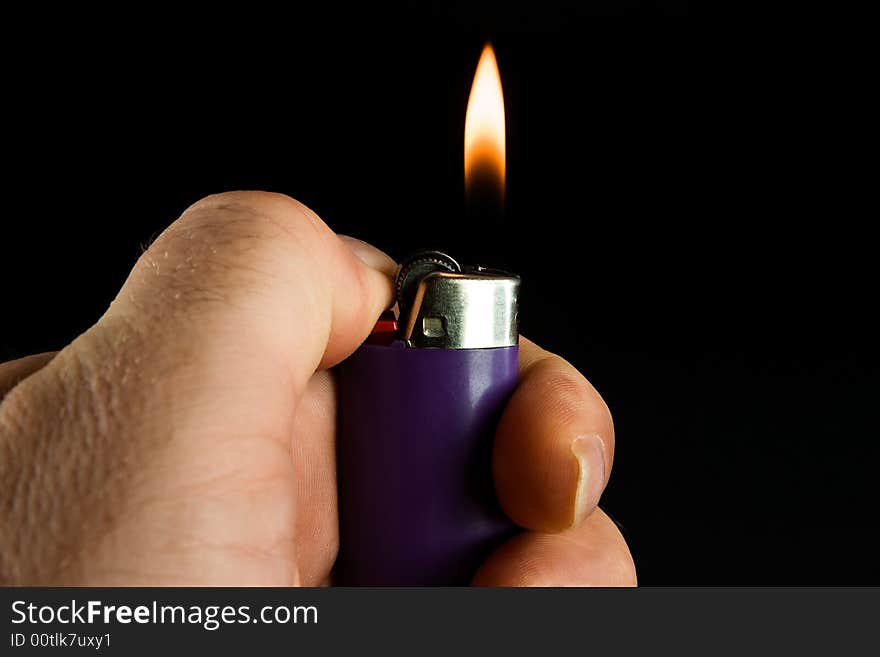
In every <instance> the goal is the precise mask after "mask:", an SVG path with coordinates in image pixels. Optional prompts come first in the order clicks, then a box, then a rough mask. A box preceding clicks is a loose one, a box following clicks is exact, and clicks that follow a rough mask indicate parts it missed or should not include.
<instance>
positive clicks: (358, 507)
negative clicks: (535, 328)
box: [336, 251, 519, 586]
mask: <svg viewBox="0 0 880 657" xmlns="http://www.w3.org/2000/svg"><path fill="white" fill-rule="evenodd" d="M396 285H397V303H398V323H399V327H400V328H399V330H398V329H397V326H398V323H394V322H393V321H392V320H389V321H386V322H384V323H383V322H380V324H379V325H377V330H380V331H382V333H378V334H374V338H378V339H374V340H368V343H367V344H364V345H363V346H361V347H360V349H358V351H356V352H355V353H354V354H353V355H352V356H351V357H350V358H348V359H347V360H346V361H344V362H343V363H342V364H341V366H340V368H339V395H340V396H339V403H340V407H339V423H340V424H339V443H338V450H339V452H338V460H339V525H340V549H339V558H338V560H337V573H336V581H337V583H338V584H341V585H343V586H345V585H349V586H431V585H434V586H454V585H466V584H468V583H469V581H470V579H471V577H472V576H473V574H474V572H475V571H476V569H477V567H478V566H479V564H480V562H481V561H482V560H483V559H485V558H486V556H488V554H489V553H490V552H491V551H492V550H493V549H494V548H495V547H496V546H497V545H498V544H499V543H500V542H502V541H503V540H504V539H505V538H507V537H508V536H510V535H512V534H513V533H515V531H516V528H515V527H514V526H513V524H512V523H511V522H510V521H509V520H508V519H507V518H506V517H505V516H504V514H503V512H502V511H501V508H500V506H499V505H498V502H497V500H496V498H495V493H494V487H493V484H492V473H491V466H490V460H491V448H492V439H493V434H494V431H495V426H496V424H497V421H498V418H499V416H500V413H501V410H502V407H503V405H504V403H505V402H506V401H507V399H508V397H509V396H510V394H511V393H512V392H513V389H514V387H515V386H516V382H517V376H518V347H517V342H518V331H517V321H518V314H517V297H518V293H519V278H518V277H517V276H514V275H512V274H508V273H506V272H502V271H497V270H490V269H486V268H483V267H462V266H460V265H459V264H458V263H457V262H456V261H455V260H454V259H453V258H451V257H449V256H448V255H446V254H444V253H440V252H438V251H423V252H419V253H417V254H414V255H412V256H410V257H409V258H407V259H406V260H405V261H404V262H403V263H402V264H401V266H400V268H399V269H398V273H397V279H396ZM382 335H384V336H385V337H387V339H385V340H382V339H381V336H382ZM370 342H372V344H370ZM379 342H384V344H381V343H379Z"/></svg>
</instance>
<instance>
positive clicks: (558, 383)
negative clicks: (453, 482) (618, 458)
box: [493, 337, 614, 532]
mask: <svg viewBox="0 0 880 657" xmlns="http://www.w3.org/2000/svg"><path fill="white" fill-rule="evenodd" d="M613 459H614V424H613V422H612V420H611V413H610V411H609V410H608V406H607V405H606V404H605V402H604V400H603V399H602V397H601V396H600V395H599V393H598V392H597V391H596V389H595V388H594V387H593V386H592V385H591V384H590V382H589V381H587V379H586V378H585V377H584V376H583V375H582V374H581V373H580V372H579V371H578V370H577V369H576V368H575V367H574V366H573V365H571V364H570V363H568V362H567V361H566V360H564V359H563V358H561V357H559V356H557V355H555V354H552V353H550V352H548V351H546V350H544V349H542V348H541V347H539V346H538V345H536V344H535V343H533V342H531V341H530V340H528V339H527V338H525V337H521V338H520V382H519V385H518V386H517V388H516V390H515V391H514V393H513V396H512V397H511V399H510V401H509V402H508V404H507V407H506V408H505V409H504V412H503V414H502V417H501V422H500V423H499V426H498V431H497V432H496V435H495V445H494V448H493V474H494V480H495V490H496V493H497V495H498V499H499V501H500V503H501V506H502V508H503V509H504V511H505V512H506V513H507V515H508V516H509V517H510V518H511V519H512V520H513V521H514V522H515V523H517V524H518V525H520V526H522V527H525V528H527V529H532V530H537V531H543V532H558V531H562V530H565V529H569V528H571V527H575V526H577V525H579V524H580V523H581V522H583V520H584V519H585V518H586V517H587V516H589V515H590V513H592V511H593V510H594V509H595V508H596V506H597V505H598V503H599V498H600V497H601V495H602V491H603V490H604V488H605V485H606V483H607V482H608V476H609V474H610V472H611V465H612V462H613Z"/></svg>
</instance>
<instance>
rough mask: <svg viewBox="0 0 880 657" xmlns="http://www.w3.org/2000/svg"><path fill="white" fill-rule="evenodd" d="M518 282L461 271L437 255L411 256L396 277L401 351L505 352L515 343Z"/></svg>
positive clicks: (493, 273)
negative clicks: (407, 348) (405, 348)
mask: <svg viewBox="0 0 880 657" xmlns="http://www.w3.org/2000/svg"><path fill="white" fill-rule="evenodd" d="M519 284H520V279H519V277H518V276H515V275H513V274H510V273H507V272H504V271H499V270H494V269H486V268H484V267H480V266H476V267H462V266H460V265H459V264H458V263H457V262H456V261H455V260H454V259H452V258H451V257H450V256H448V255H446V254H444V253H441V252H439V251H422V252H419V253H416V254H413V255H412V256H410V257H409V258H407V259H406V260H404V262H403V263H402V264H401V266H400V269H399V270H398V274H397V289H398V304H399V310H400V322H401V325H402V328H403V339H404V340H405V342H406V344H407V346H410V347H417V348H438V349H492V348H497V347H511V346H514V345H516V344H517V340H518V321H519V314H518V298H519Z"/></svg>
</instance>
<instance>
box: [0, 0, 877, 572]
mask: <svg viewBox="0 0 880 657" xmlns="http://www.w3.org/2000/svg"><path fill="white" fill-rule="evenodd" d="M686 12H687V3H686V2H672V1H670V2H664V1H662V0H658V1H657V2H613V1H610V0H609V1H605V2H598V3H564V2H542V3H535V4H534V6H531V5H530V4H528V3H515V2H514V3H497V4H496V5H494V6H490V5H484V6H480V7H476V6H470V3H451V4H449V3H447V5H445V7H444V8H437V7H433V8H432V7H431V6H430V5H429V4H428V3H419V4H413V5H412V6H409V7H407V6H391V5H386V4H383V5H381V6H377V7H370V8H366V9H364V8H362V9H360V10H359V11H358V12H356V13H353V12H351V11H350V10H348V9H347V8H345V7H329V8H325V9H322V10H315V9H311V10H309V11H304V10H301V9H297V8H296V7H289V8H287V9H286V11H285V13H284V14H283V15H282V14H278V15H275V14H272V13H269V12H261V11H259V10H257V9H254V11H253V12H248V13H247V15H244V14H239V13H236V12H233V11H232V10H229V12H228V13H227V14H225V15H217V14H216V10H215V11H214V13H210V14H207V13H206V14H205V15H203V16H200V17H199V18H198V19H197V20H193V19H192V18H188V19H183V18H182V17H179V16H173V15H171V16H157V15H146V14H145V15H143V16H140V17H138V18H126V19H122V18H121V17H117V19H116V20H115V22H114V24H113V25H112V26H111V28H110V29H97V28H96V25H98V23H96V22H95V20H96V17H91V16H84V15H77V16H75V17H70V18H71V19H72V18H76V19H77V20H78V22H77V23H76V27H75V28H74V27H73V24H71V25H69V26H68V25H65V24H64V22H63V21H60V22H58V23H57V24H55V25H54V26H53V27H52V28H51V29H49V28H48V27H47V26H46V25H41V26H40V29H36V30H34V31H33V35H32V38H31V39H30V40H29V41H28V50H27V51H25V52H24V53H22V56H21V59H20V61H18V64H20V65H16V66H13V67H12V71H11V72H10V77H9V79H8V80H7V82H6V85H7V88H6V93H5V96H6V101H5V103H6V108H7V110H11V112H12V115H13V117H14V119H13V120H10V121H8V122H7V124H6V128H5V135H4V139H5V148H4V154H3V158H4V160H5V164H6V169H7V174H6V192H5V195H4V196H5V201H6V202H5V208H4V214H5V221H4V229H3V233H2V237H0V239H2V242H0V245H2V246H0V255H2V260H0V274H2V280H3V281H4V285H3V290H4V301H3V304H2V314H3V317H2V324H0V326H2V328H0V358H3V359H6V358H13V357H18V356H22V355H25V354H27V353H32V352H37V351H45V350H52V349H57V348H59V347H61V346H62V345H64V344H65V343H66V342H68V341H69V340H71V339H72V338H73V337H74V336H76V335H77V334H78V333H80V332H82V331H83V330H84V329H86V328H87V327H88V326H89V325H90V324H91V323H92V322H93V321H94V320H95V319H96V318H97V317H98V316H99V315H100V314H101V313H102V312H103V310H104V309H105V308H106V306H107V305H108V303H109V302H110V300H111V299H112V297H113V296H114V294H115V292H116V290H117V289H118V288H119V286H120V285H121V284H122V282H123V281H124V279H125V276H126V274H127V272H128V270H129V269H130V267H131V265H132V264H133V262H134V260H135V259H136V258H137V256H138V254H139V253H140V251H141V249H142V248H143V246H144V245H146V244H148V243H149V241H150V240H151V238H153V237H154V236H155V235H156V234H157V233H158V232H159V231H161V230H162V229H163V228H164V227H165V226H167V225H168V224H169V223H170V222H171V221H173V220H174V218H175V217H176V216H177V215H179V213H180V212H181V211H182V210H183V209H185V208H186V207H187V206H188V205H189V204H191V203H192V202H194V201H195V200H197V199H198V198H200V197H201V196H204V195H206V194H208V193H211V192H216V191H223V190H228V189H242V188H262V189H270V190H274V191H280V192H284V193H288V194H290V195H292V196H295V197H296V198H298V199H300V200H301V201H303V202H305V203H307V204H308V205H309V206H311V207H312V208H313V209H315V210H316V211H317V212H318V213H319V214H320V215H321V216H322V217H323V218H324V219H325V220H326V221H327V222H328V223H329V224H330V225H331V227H333V228H334V229H335V230H337V231H338V232H343V233H348V234H351V235H355V236H358V237H361V238H363V239H365V240H368V241H371V242H373V243H375V244H376V245H378V246H380V247H381V248H383V249H385V250H386V251H387V252H388V253H390V254H392V255H394V256H398V257H400V256H402V255H404V254H405V253H406V252H408V251H410V250H412V249H415V248H418V247H425V246H430V247H434V248H442V249H447V250H449V252H451V253H453V254H454V255H457V256H460V259H461V260H464V261H475V260H476V261H479V262H480V263H481V264H487V265H497V266H504V267H508V268H510V269H512V270H514V271H516V272H517V273H519V274H520V275H521V276H522V277H523V280H524V291H523V309H522V311H521V317H522V330H523V332H524V334H525V335H527V336H529V337H530V338H532V339H534V340H536V341H538V342H539V343H541V344H542V345H544V346H545V347H547V348H549V349H552V350H554V351H557V352H558V353H560V354H562V355H564V356H565V357H566V358H568V359H569V360H570V361H572V362H573V363H574V364H576V365H577V366H578V367H579V368H580V369H581V370H582V371H583V372H584V373H585V374H586V375H587V376H588V377H589V378H590V379H591V381H592V382H593V384H594V385H595V386H596V387H597V388H598V389H599V391H600V392H601V393H602V394H603V396H604V397H605V399H606V400H607V402H608V404H609V406H610V407H611V409H612V412H613V413H614V417H615V425H616V431H617V439H618V448H617V457H616V462H615V469H614V476H613V477H612V482H611V484H610V486H609V488H608V490H607V492H606V494H605V497H604V502H603V504H604V506H605V508H606V509H607V510H608V512H609V513H610V514H611V515H612V517H614V518H615V519H616V520H617V521H618V522H619V524H620V525H621V528H622V531H623V532H624V534H625V536H626V537H627V539H628V541H629V542H630V545H631V547H632V550H633V553H634V555H635V559H636V564H637V567H638V571H639V575H640V581H641V582H642V583H643V584H832V583H833V584H847V583H849V584H858V583H878V581H880V577H878V575H880V570H878V566H877V565H876V560H875V555H876V553H877V551H878V548H880V543H878V541H877V539H876V537H875V536H874V531H875V527H876V525H877V512H876V505H875V503H876V500H877V495H876V485H875V477H876V475H875V471H876V462H877V447H876V437H877V430H876V425H875V424H874V422H873V420H874V417H873V415H874V414H873V412H872V411H873V401H874V393H875V391H876V390H877V383H878V381H877V371H878V368H877V361H876V358H875V355H874V353H873V349H871V348H870V347H871V343H872V341H873V338H874V335H875V332H874V330H873V329H871V328H870V326H871V324H870V323H869V322H868V321H867V318H868V317H869V316H871V315H872V314H873V306H875V305H876V293H875V292H874V290H873V285H872V284H871V283H870V281H871V280H872V277H873V267H872V266H871V265H870V261H869V260H868V259H867V257H868V253H866V251H867V252H869V251H870V249H869V247H867V246H866V245H865V243H864V241H863V239H862V238H860V237H859V235H858V234H854V233H853V232H852V231H851V227H850V226H848V225H847V224H846V223H845V221H843V220H842V218H840V217H838V216H835V215H834V214H833V213H829V212H828V211H827V210H828V208H829V207H832V206H833V199H832V200H831V202H830V203H829V202H828V199H827V197H826V196H821V191H820V190H818V189H816V188H814V187H811V186H800V187H798V186H797V185H795V186H793V187H792V186H790V184H789V182H786V181H787V180H788V176H789V175H790V170H789V168H788V166H787V165H786V163H785V162H783V161H781V160H780V158H779V155H778V149H779V141H778V132H774V129H775V130H783V129H784V122H785V117H784V116H783V117H779V116H776V117H775V119H774V120H775V121H777V122H780V121H781V124H780V123H777V124H776V126H775V128H774V126H770V128H771V129H770V130H769V131H768V133H767V139H766V140H758V141H754V140H753V138H750V136H749V135H748V129H746V128H744V127H743V126H744V125H745V126H749V125H756V120H755V117H756V116H760V115H762V114H765V113H767V112H768V111H769V110H768V109H767V108H766V107H765V106H764V101H763V99H762V97H761V91H760V89H758V88H756V87H755V86H754V85H752V84H750V83H747V84H745V85H743V84H742V81H741V80H738V79H736V75H735V73H733V74H732V73H731V71H730V70H729V69H726V70H724V71H721V70H717V69H715V68H713V66H712V65H711V63H707V62H706V61H704V60H703V58H702V55H701V53H700V52H699V51H698V50H697V49H695V47H694V45H693V43H692V37H691V32H690V30H689V29H688V28H687V26H686V24H685V23H684V21H682V20H680V19H675V18H673V19H670V18H668V17H664V16H663V14H684V13H686ZM607 15H611V17H609V16H607ZM104 18H106V17H104ZM80 23H82V24H83V27H80ZM487 39H491V40H492V42H493V43H494V45H495V48H496V53H497V56H498V60H499V66H500V69H501V76H502V82H503V85H504V91H505V97H506V107H507V113H508V126H507V127H508V187H507V208H506V213H505V216H504V221H503V224H501V225H500V226H492V230H487V229H486V224H481V223H480V222H479V221H476V220H475V219H474V218H473V217H472V216H468V215H467V213H466V212H465V208H464V202H463V180H462V177H463V175H462V151H463V145H462V141H463V128H464V113H465V105H466V100H467V94H468V91H469V87H470V83H471V80H472V76H473V72H474V68H475V65H476V62H477V58H478V56H479V53H480V50H481V48H482V45H483V43H484V41H485V40H487ZM25 62H26V63H25ZM719 82H720V83H721V85H720V86H721V87H728V89H727V91H726V92H725V90H724V89H722V92H721V93H718V92H717V89H718V86H719V85H718V83H719ZM710 89H715V91H714V92H713V93H711V94H710V91H709V90H710ZM792 120H794V119H792ZM740 138H741V139H743V140H744V141H746V142H748V143H750V144H753V145H754V148H748V147H743V145H742V144H739V145H738V144H737V143H736V142H737V141H738V140H739V139H740ZM820 207H821V209H822V210H823V212H822V213H821V215H820V214H819V213H818V212H817V210H818V209H820Z"/></svg>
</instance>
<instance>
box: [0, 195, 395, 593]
mask: <svg viewBox="0 0 880 657" xmlns="http://www.w3.org/2000/svg"><path fill="white" fill-rule="evenodd" d="M356 253H357V254H359V255H356ZM391 268H393V263H392V262H391V261H390V259H386V258H385V257H383V255H382V254H381V253H377V252H376V251H375V250H372V249H371V248H370V247H369V246H368V245H365V244H363V243H355V242H352V240H343V239H340V238H339V237H338V236H337V235H335V234H334V233H333V231H331V230H330V229H329V228H328V227H327V225H326V224H324V222H323V221H321V219H320V218H318V217H317V216H316V215H315V214H314V213H313V212H312V211H311V210H309V209H308V208H306V207H305V206H304V205H302V204H301V203H299V202H297V201H295V200H293V199H291V198H288V197H285V196H281V195H277V194H268V193H261V192H235V193H227V194H220V195H217V196H211V197H208V198H206V199H204V200H202V201H199V202H198V203H196V204H195V205H194V206H192V207H191V208H189V209H188V210H187V211H186V212H185V213H184V214H183V215H182V216H181V217H180V218H179V219H178V220H177V221H175V222H174V223H173V224H172V225H171V226H170V227H169V228H168V229H167V230H165V232H164V233H163V234H162V235H161V236H160V237H159V238H158V239H157V240H156V241H155V242H154V243H153V244H152V245H151V246H150V248H149V249H148V250H147V251H146V252H145V253H144V254H143V255H142V256H141V258H140V259H139V260H138V262H137V264H136V265H135V267H134V268H133V270H132V272H131V274H130V275H129V277H128V279H127V280H126V282H125V284H124V285H123V287H122V289H121V290H120V292H119V294H118V295H117V297H116V299H115V300H114V301H113V303H112V304H111V306H110V308H109V309H108V310H107V312H106V313H105V314H104V316H103V317H101V319H100V320H99V321H98V323H97V324H95V326H93V327H92V328H91V329H89V330H88V331H87V332H86V333H84V334H83V335H81V336H80V337H79V338H77V339H76V340H75V341H74V342H73V343H72V344H70V345H68V347H67V348H65V349H64V350H62V351H61V352H59V353H58V354H57V355H56V356H55V358H53V359H52V360H51V362H49V363H48V364H47V365H46V366H45V367H43V368H42V369H40V370H39V371H38V372H36V373H34V374H32V375H31V376H29V377H28V378H27V379H25V380H24V381H22V382H21V383H20V384H19V385H17V386H16V387H15V388H14V389H13V390H12V391H11V392H10V393H9V394H8V395H7V396H6V398H5V399H4V400H3V403H2V405H0V451H2V452H3V453H8V454H10V458H9V459H7V462H6V463H5V464H4V465H5V466H6V467H4V468H0V488H2V487H7V485H8V487H9V488H10V490H12V489H16V490H18V489H22V490H26V491H30V492H31V493H32V494H28V495H24V496H19V498H21V499H20V500H19V503H18V504H17V505H15V506H14V508H13V509H12V512H11V515H9V514H6V515H4V514H0V535H6V536H8V537H10V539H9V540H10V541H12V543H13V544H12V545H8V546H4V550H3V551H2V555H0V581H2V580H4V579H5V578H9V579H10V580H11V581H31V582H33V581H53V580H52V579H47V578H48V577H49V576H48V575H47V574H46V573H42V574H41V573H40V572H37V571H34V572H31V571H29V570H27V568H25V567H24V566H21V565H20V564H28V563H29V564H32V565H33V564H40V563H42V564H52V563H54V564H58V563H60V562H61V561H63V558H62V557H63V555H65V554H71V551H72V550H73V549H74V546H77V545H83V544H87V543H89V542H94V540H95V538H96V536H98V535H101V533H102V531H104V532H106V531H107V529H108V528H109V527H114V526H116V527H117V528H118V526H119V525H120V523H125V524H127V525H132V526H134V525H135V519H134V517H133V516H132V513H133V511H132V510H133V509H134V510H137V509H140V511H139V513H141V515H143V514H145V513H147V511H146V509H147V508H152V509H154V510H155V508H156V506H157V505H159V507H158V508H160V509H161V510H162V513H163V514H164V515H163V516H162V523H161V524H162V527H163V528H168V527H185V528H186V529H187V531H188V532H191V534H192V535H193V536H210V537H212V539H214V540H216V542H217V543H218V544H227V543H228V544H237V543H239V542H241V541H242V540H243V539H242V537H248V538H249V540H252V541H254V542H255V543H256V544H259V545H271V546H280V547H277V549H278V550H279V561H280V562H283V563H288V562H289V561H290V559H289V557H290V555H289V554H287V553H286V552H284V550H286V549H287V546H290V545H292V544H293V542H292V540H290V539H289V537H285V536H279V535H278V533H277V532H278V530H279V528H282V529H284V528H290V529H289V531H292V527H293V514H294V500H293V497H294V495H293V492H292V489H291V483H290V482H291V480H292V472H291V468H292V465H291V458H290V440H291V436H292V435H293V426H294V418H295V414H296V409H297V401H298V399H299V398H300V397H301V396H302V395H303V393H304V391H305V388H306V384H307V383H308V381H309V379H310V378H311V376H312V374H313V373H314V372H315V371H316V370H317V369H319V368H324V367H329V366H331V365H333V364H335V363H337V362H339V361H340V360H342V359H344V358H345V357H346V356H348V355H349V354H350V353H351V352H353V351H354V350H355V349H356V348H357V347H358V345H359V344H360V343H361V342H362V341H363V340H364V339H365V337H366V336H367V335H368V333H369V332H370V330H371V328H372V326H373V324H374V323H375V321H376V319H377V317H378V316H379V315H380V314H381V312H382V311H383V310H384V309H385V308H387V307H388V306H389V305H390V304H391V300H392V287H393V286H392V282H391V277H390V276H389V271H390V269H391ZM20 438H26V439H27V440H25V441H24V443H23V442H22V441H21V440H20ZM25 447H26V449H25ZM156 473H161V476H162V481H163V484H162V488H161V489H160V490H157V489H156V486H155V481H156V479H155V477H153V476H152V475H153V474H156ZM7 480H8V481H7ZM217 481H223V482H225V483H224V484H223V486H224V488H223V493H222V494H220V493H217V494H213V493H212V494H211V495H210V496H209V498H208V499H209V501H210V503H208V502H203V503H201V504H198V505H195V504H188V503H187V499H189V498H188V497H187V496H186V495H184V494H182V493H183V492H184V491H189V492H192V491H199V490H201V491H207V490H208V489H209V487H210V486H211V485H212V482H217ZM21 482H25V483H26V484H27V486H24V488H22V486H21V485H20V484H21ZM151 482H152V483H151ZM211 490H213V489H211ZM239 490H246V491H248V495H241V494H239V493H238V492H237V491H239ZM71 491H73V492H71ZM0 492H3V491H0ZM162 496H164V497H162ZM160 498H161V499H165V498H173V500H174V504H173V505H169V506H163V505H164V504H165V503H164V502H161V499H160ZM149 500H153V502H150V504H152V506H151V507H148V505H147V501H149ZM157 500H158V501H157ZM270 501H271V502H272V503H270ZM169 504H170V503H169ZM156 513H158V511H157V512H156ZM7 516H8V517H7ZM96 519H97V520H96ZM142 521H143V519H142ZM46 526H52V527H53V528H54V529H53V533H52V536H54V537H56V538H57V539H58V540H52V541H49V540H46V533H45V531H44V527H46ZM11 528H15V531H11V532H7V531H5V530H6V529H11ZM120 531H121V530H118V531H116V533H115V534H113V536H115V538H114V540H116V541H120V540H122V539H120V538H119V536H120ZM138 531H139V530H138ZM163 531H167V530H163ZM135 535H136V536H137V539H136V540H133V541H131V542H130V543H128V544H127V545H128V548H127V549H129V551H128V552H127V554H128V557H127V559H128V561H129V562H132V563H135V562H137V559H143V560H145V561H146V560H148V558H155V557H151V556H148V555H155V554H159V553H164V552H163V551H162V550H158V549H152V548H155V546H150V545H148V542H147V541H145V540H144V537H143V534H142V533H136V534H135ZM158 535H160V534H157V536H158ZM62 539H63V540H62ZM157 540H158V539H157ZM132 546H133V547H132ZM7 548H9V549H8V550H7ZM135 548H136V549H135ZM134 551H136V552H137V553H138V554H139V555H141V556H140V557H137V556H135V555H134ZM165 552H167V551H165ZM118 553H119V550H115V549H109V548H108V551H107V553H106V555H104V557H101V558H100V559H99V556H100V555H97V554H96V553H95V552H94V551H93V552H92V553H91V554H92V556H93V557H94V559H93V561H94V562H95V563H98V562H99V561H101V562H102V563H104V562H106V563H104V565H105V566H106V567H107V568H112V567H114V564H115V561H114V559H117V555H118ZM101 554H104V553H103V552H102V553H101ZM107 555H109V556H107ZM144 555H147V556H144ZM65 558H66V557H65ZM169 558H170V557H169ZM108 564H109V565H108ZM34 567H35V568H37V566H34ZM44 567H48V566H44ZM71 567H72V566H71ZM94 567H97V566H94ZM151 567H152V566H151ZM155 567H156V568H158V566H155ZM216 567H218V564H212V563H211V560H210V559H207V558H206V557H204V555H203V556H202V557H200V558H199V559H198V560H195V561H193V562H192V563H189V562H187V563H186V564H185V565H184V566H180V565H179V564H175V566H174V568H175V569H181V568H182V569H183V572H187V573H189V575H188V576H187V579H186V580H185V581H197V580H198V579H199V575H200V574H202V573H207V574H208V575H206V580H207V581H212V580H211V579H210V576H209V575H210V573H212V572H215V571H214V570H211V569H212V568H215V569H216ZM169 570H171V567H169ZM4 573H5V577H4ZM10 573H11V574H10ZM272 581H276V580H272Z"/></svg>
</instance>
